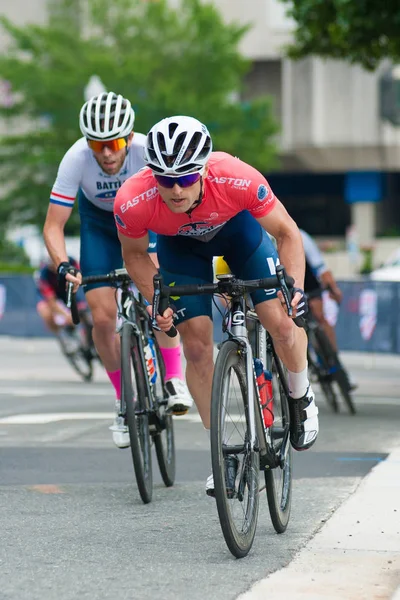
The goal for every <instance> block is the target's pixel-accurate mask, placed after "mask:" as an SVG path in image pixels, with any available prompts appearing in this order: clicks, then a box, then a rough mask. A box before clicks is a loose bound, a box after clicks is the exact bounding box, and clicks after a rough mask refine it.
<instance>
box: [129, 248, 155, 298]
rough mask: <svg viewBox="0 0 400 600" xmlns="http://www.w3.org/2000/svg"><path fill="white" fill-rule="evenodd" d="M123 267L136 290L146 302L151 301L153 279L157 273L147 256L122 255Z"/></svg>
mask: <svg viewBox="0 0 400 600" xmlns="http://www.w3.org/2000/svg"><path fill="white" fill-rule="evenodd" d="M124 261H125V267H126V269H127V271H128V273H129V275H130V277H131V279H132V281H133V282H134V283H135V285H136V287H137V288H138V290H139V292H140V293H141V294H142V296H144V298H146V300H147V301H148V302H152V301H153V293H154V288H153V277H154V275H156V273H158V271H157V269H156V267H155V265H154V263H153V261H152V260H151V258H150V256H149V254H148V253H147V252H145V253H144V254H135V255H133V254H128V255H127V254H126V253H124Z"/></svg>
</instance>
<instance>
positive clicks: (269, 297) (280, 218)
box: [114, 116, 318, 496]
mask: <svg viewBox="0 0 400 600" xmlns="http://www.w3.org/2000/svg"><path fill="white" fill-rule="evenodd" d="M145 159H146V163H147V165H148V167H149V168H147V169H143V170H142V171H140V172H139V173H137V174H136V175H133V176H132V177H131V178H130V179H129V180H128V181H126V182H125V183H124V185H123V186H122V187H121V189H120V190H119V191H118V193H117V197H116V201H115V205H114V213H115V219H116V223H117V227H118V230H119V236H120V240H121V244H122V249H123V255H124V260H125V264H126V268H127V269H128V271H129V273H130V275H131V277H132V278H133V279H134V281H135V282H136V285H137V286H138V288H139V289H140V291H141V292H142V294H143V295H144V297H145V298H146V299H147V300H148V301H149V302H150V301H151V300H152V298H153V276H154V274H155V273H156V272H157V270H156V268H155V267H154V265H152V263H151V260H150V259H149V257H148V256H147V254H146V248H147V244H148V239H149V233H148V232H149V231H155V232H156V233H157V234H158V240H157V243H158V249H159V252H158V256H159V260H160V271H161V274H162V275H163V277H164V281H165V283H166V284H167V285H174V284H176V285H179V284H183V283H196V284H201V283H206V282H212V281H213V268H212V261H213V257H214V256H224V257H225V258H226V260H227V262H228V264H229V265H230V266H231V268H232V271H233V272H234V273H235V275H237V276H238V277H240V278H241V279H258V278H261V277H268V276H270V275H272V274H274V273H275V272H276V271H275V266H276V261H277V258H278V256H277V252H276V249H275V248H274V246H273V244H272V242H271V240H270V239H269V237H268V235H267V233H266V231H270V232H271V234H272V235H273V236H274V237H275V238H276V240H277V246H278V251H279V257H280V260H281V262H282V264H284V265H285V267H286V269H287V271H288V273H289V274H290V275H291V276H292V277H293V278H294V280H295V286H296V287H295V294H294V297H293V300H292V307H293V316H300V315H302V314H304V313H305V312H306V310H307V304H306V297H305V294H304V291H303V289H302V288H303V283H304V263H305V260H304V251H303V244H302V241H301V235H300V232H299V230H298V227H297V225H296V223H295V222H294V221H293V219H291V217H290V216H289V215H288V213H287V211H286V210H285V208H284V207H283V205H282V204H281V203H280V202H279V200H278V199H277V198H276V197H275V196H274V194H273V192H272V190H271V188H270V187H269V185H268V182H267V181H266V180H265V179H264V177H263V176H262V175H261V173H259V172H258V171H257V170H256V169H254V168H253V167H251V166H250V165H248V164H246V163H244V162H242V161H240V160H239V159H237V158H234V157H233V156H231V155H229V154H226V153H224V152H214V153H212V142H211V137H210V134H209V132H208V130H207V128H206V126H205V125H203V124H202V123H200V122H199V121H198V120H197V119H194V118H192V117H185V116H176V117H171V118H168V119H163V120H162V121H160V122H159V123H157V124H156V125H154V127H153V128H152V129H151V130H150V132H149V134H148V136H147V141H146V146H145ZM141 197H145V198H146V200H147V201H146V202H135V199H137V198H141ZM252 298H253V302H254V304H255V309H256V311H257V314H258V316H259V318H260V321H261V323H262V324H263V326H264V327H265V328H266V329H268V331H269V332H270V334H271V336H272V337H273V339H274V342H275V347H276V351H277V353H278V354H279V356H280V358H281V359H282V361H283V362H284V364H285V366H286V367H287V368H288V382H289V390H290V403H289V406H290V413H291V431H290V439H291V443H292V446H293V447H294V448H295V449H296V450H306V449H307V448H310V447H311V446H312V445H313V444H314V442H315V440H316V439H317V435H318V409H317V407H316V405H315V400H314V394H313V391H312V389H311V387H310V384H309V380H308V374H307V336H306V332H305V331H304V329H300V328H298V327H296V325H295V324H294V323H293V320H292V319H291V318H289V317H288V315H287V313H286V312H285V310H284V308H283V303H284V302H283V298H278V297H277V292H276V290H273V291H272V293H271V290H268V291H267V292H266V291H265V290H257V291H256V292H254V293H253V294H252ZM281 301H282V302H281ZM173 302H174V307H175V322H176V326H177V328H178V330H179V332H180V334H181V336H182V342H183V348H184V352H185V357H186V360H187V369H186V374H187V381H188V385H189V389H190V391H191V393H192V395H193V398H194V400H195V402H196V405H197V408H198V410H199V413H200V416H201V419H202V422H203V425H204V427H205V428H206V429H207V430H209V427H210V403H211V388H212V378H213V369H214V363H213V349H214V345H213V328H212V321H211V319H212V312H211V306H212V298H211V297H210V296H188V297H183V298H175V297H173ZM157 322H158V325H159V326H160V328H161V329H162V330H163V331H166V330H168V329H169V328H170V327H171V326H172V323H173V310H172V308H168V309H167V310H166V311H165V312H164V315H163V316H158V317H157ZM206 493H207V494H208V495H210V496H212V495H213V493H214V481H213V477H212V475H211V476H210V477H209V478H208V479H207V483H206Z"/></svg>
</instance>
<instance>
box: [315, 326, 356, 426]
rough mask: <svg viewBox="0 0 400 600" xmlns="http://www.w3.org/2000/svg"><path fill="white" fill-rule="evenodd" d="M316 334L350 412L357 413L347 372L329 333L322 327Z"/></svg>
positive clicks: (322, 352)
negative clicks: (328, 335)
mask: <svg viewBox="0 0 400 600" xmlns="http://www.w3.org/2000/svg"><path fill="white" fill-rule="evenodd" d="M315 336H316V339H317V342H318V344H319V346H320V349H321V354H323V356H324V360H325V361H326V362H327V364H328V365H330V366H331V367H333V368H334V372H333V374H332V377H333V380H334V381H335V382H336V383H337V386H338V388H339V390H340V394H341V396H342V398H343V400H344V402H345V404H346V406H347V408H348V410H349V412H350V414H352V415H355V414H356V412H357V411H356V408H355V406H354V403H353V398H352V397H351V393H350V382H349V379H348V377H347V373H346V371H345V370H344V368H343V365H342V364H341V362H340V360H339V357H338V355H337V352H336V351H335V350H334V349H333V348H332V345H331V343H330V341H329V339H328V337H327V335H326V334H325V332H324V331H323V330H322V329H321V328H318V329H317V330H316V332H315Z"/></svg>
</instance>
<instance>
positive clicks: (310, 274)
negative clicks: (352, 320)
mask: <svg viewBox="0 0 400 600" xmlns="http://www.w3.org/2000/svg"><path fill="white" fill-rule="evenodd" d="M300 233H301V237H302V239H303V246H304V253H305V256H306V272H305V277H304V291H305V292H306V294H307V296H308V306H309V308H310V310H311V311H312V313H313V315H314V317H315V319H316V321H318V323H319V324H320V325H321V326H322V327H323V329H324V331H325V333H326V335H327V336H328V339H329V341H330V342H331V344H332V347H333V348H334V350H335V351H337V350H338V347H337V340H336V333H335V328H334V327H332V325H331V324H330V323H329V322H328V321H327V319H326V317H325V314H324V305H323V298H322V294H323V292H324V290H327V291H328V292H329V296H330V297H331V298H332V300H335V301H336V302H337V303H338V304H340V302H341V301H342V292H341V290H340V288H339V287H338V285H337V283H336V280H335V278H334V276H333V273H332V271H331V270H330V269H328V267H327V265H326V263H325V261H324V257H323V256H322V253H321V251H320V249H319V248H318V246H317V244H316V243H315V241H314V240H313V239H312V237H311V236H310V235H309V234H308V233H307V232H305V231H304V230H303V229H300Z"/></svg>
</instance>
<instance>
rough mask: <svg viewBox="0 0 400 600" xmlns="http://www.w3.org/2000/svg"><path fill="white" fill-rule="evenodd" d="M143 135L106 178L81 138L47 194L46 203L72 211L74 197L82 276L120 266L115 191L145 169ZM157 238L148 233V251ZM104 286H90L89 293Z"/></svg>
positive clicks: (144, 139)
mask: <svg viewBox="0 0 400 600" xmlns="http://www.w3.org/2000/svg"><path fill="white" fill-rule="evenodd" d="M145 141H146V136H145V135H143V134H142V133H136V132H135V134H134V136H133V139H132V143H131V145H130V147H129V149H128V151H127V154H126V157H125V160H124V163H123V165H122V167H121V169H120V171H119V172H118V173H116V174H115V175H108V174H107V173H105V172H104V171H103V170H102V168H101V167H100V165H99V164H98V162H97V161H96V159H95V157H94V155H93V151H92V150H91V149H90V148H89V146H88V144H87V141H86V139H85V138H81V139H79V140H78V141H77V142H75V144H73V146H71V148H70V149H69V150H68V151H67V152H66V154H65V155H64V157H63V159H62V161H61V163H60V166H59V169H58V174H57V178H56V181H55V182H54V185H53V188H52V190H51V194H50V203H51V204H57V205H59V206H65V207H67V208H71V209H72V208H73V206H74V204H75V200H76V198H78V206H79V216H80V221H81V231H80V236H81V250H80V260H79V262H80V266H81V271H82V274H83V276H87V275H101V274H104V273H108V272H110V271H112V270H113V269H119V268H121V267H122V265H123V260H122V253H121V244H120V242H119V239H118V232H117V228H116V225H115V221H114V214H113V207H114V200H115V196H116V193H117V191H118V190H119V188H120V187H121V185H122V184H123V183H124V181H126V180H127V179H128V178H129V177H131V176H132V175H134V174H135V173H137V172H138V171H140V169H141V168H142V167H144V166H145V163H144V144H145ZM156 249H157V236H156V234H154V233H152V232H149V247H148V252H156ZM107 285H108V284H103V283H101V284H91V285H88V286H86V287H85V291H89V290H91V289H93V288H97V287H105V286H107Z"/></svg>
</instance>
